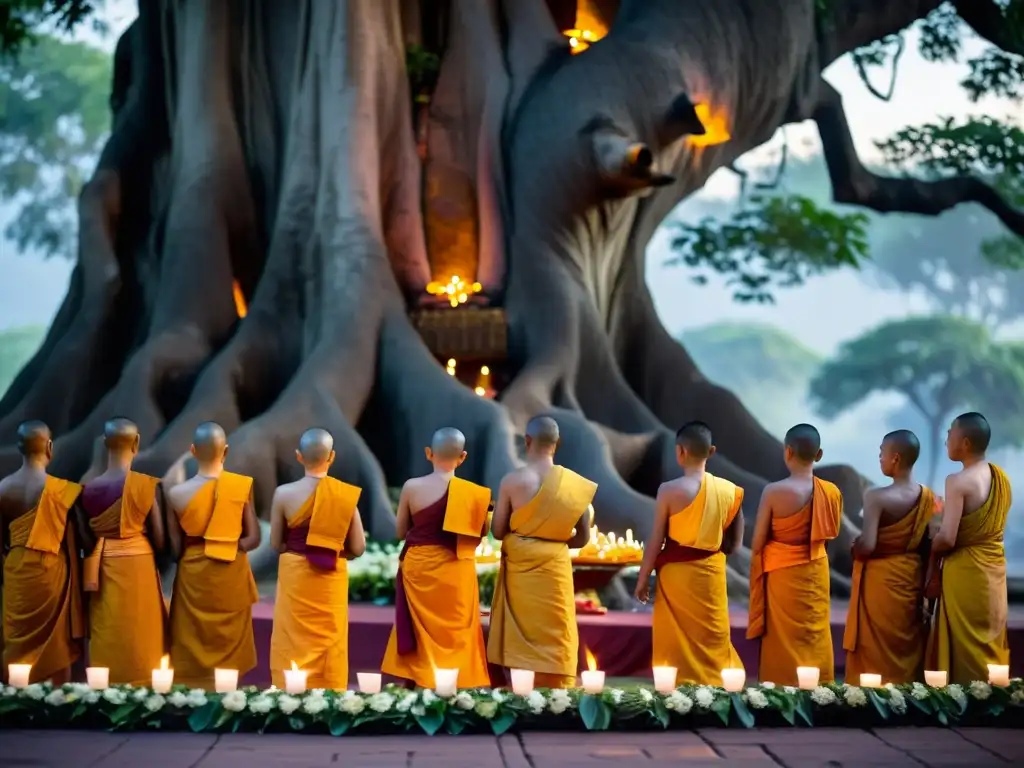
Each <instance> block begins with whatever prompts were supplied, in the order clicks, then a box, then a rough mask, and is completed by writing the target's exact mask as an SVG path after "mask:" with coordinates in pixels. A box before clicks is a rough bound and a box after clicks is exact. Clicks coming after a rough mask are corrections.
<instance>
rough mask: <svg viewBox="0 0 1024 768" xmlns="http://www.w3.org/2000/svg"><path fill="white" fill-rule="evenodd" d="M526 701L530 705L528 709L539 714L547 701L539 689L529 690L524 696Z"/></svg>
mask: <svg viewBox="0 0 1024 768" xmlns="http://www.w3.org/2000/svg"><path fill="white" fill-rule="evenodd" d="M526 703H527V704H528V705H529V706H530V711H531V712H533V714H535V715H539V714H540V713H541V712H543V711H544V707H546V706H547V703H548V702H547V700H546V699H545V698H544V694H543V693H541V692H540V691H530V693H529V694H527V696H526Z"/></svg>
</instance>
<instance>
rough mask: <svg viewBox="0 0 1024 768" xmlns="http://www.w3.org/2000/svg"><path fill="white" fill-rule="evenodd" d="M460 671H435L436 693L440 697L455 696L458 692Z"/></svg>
mask: <svg viewBox="0 0 1024 768" xmlns="http://www.w3.org/2000/svg"><path fill="white" fill-rule="evenodd" d="M458 684H459V670H457V669H437V668H435V669H434V692H435V693H436V694H437V695H438V696H444V697H449V696H454V695H455V692H456V691H457V690H458Z"/></svg>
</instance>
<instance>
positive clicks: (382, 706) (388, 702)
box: [368, 693, 395, 713]
mask: <svg viewBox="0 0 1024 768" xmlns="http://www.w3.org/2000/svg"><path fill="white" fill-rule="evenodd" d="M368 703H369V705H370V709H372V710H373V711H374V712H381V713H384V712H387V711H388V710H389V709H391V707H392V706H393V705H394V703H395V697H394V696H392V695H391V694H390V693H375V694H373V696H371V697H370V701H369V702H368Z"/></svg>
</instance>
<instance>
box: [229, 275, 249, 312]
mask: <svg viewBox="0 0 1024 768" xmlns="http://www.w3.org/2000/svg"><path fill="white" fill-rule="evenodd" d="M231 292H232V293H233V294H234V295H235V312H237V313H238V316H239V317H240V318H241V317H245V316H246V315H247V314H249V307H248V305H247V304H246V303H245V294H244V293H242V286H240V285H239V284H238V281H237V280H235V281H234V282H233V283H232V284H231Z"/></svg>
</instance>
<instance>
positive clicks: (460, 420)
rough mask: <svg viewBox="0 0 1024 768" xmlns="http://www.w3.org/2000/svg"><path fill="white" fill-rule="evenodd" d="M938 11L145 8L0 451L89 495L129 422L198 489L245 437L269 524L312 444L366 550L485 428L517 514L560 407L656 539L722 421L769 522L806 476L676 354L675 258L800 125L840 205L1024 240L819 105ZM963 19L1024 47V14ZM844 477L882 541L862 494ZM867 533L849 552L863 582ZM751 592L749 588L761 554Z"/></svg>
mask: <svg viewBox="0 0 1024 768" xmlns="http://www.w3.org/2000/svg"><path fill="white" fill-rule="evenodd" d="M65 4H66V3H65ZM58 5H60V4H58ZM940 5H942V4H941V3H940V1H939V0H715V2H704V1H702V0H600V1H594V2H588V3H582V4H580V7H577V3H576V2H562V1H561V0H548V1H547V2H545V0H140V3H139V15H138V18H137V20H136V21H135V22H134V23H133V24H132V26H131V27H130V28H129V29H128V31H127V32H126V33H125V34H124V36H123V37H122V38H121V40H120V41H119V43H118V46H117V50H116V56H115V74H114V81H113V90H112V94H111V106H112V109H113V112H114V121H113V131H112V135H111V137H110V140H109V142H108V143H107V145H106V148H105V150H104V151H103V153H102V156H101V158H100V160H99V163H98V167H97V169H96V172H95V174H94V176H93V177H92V179H91V181H89V182H88V184H87V185H86V187H85V189H84V190H83V193H82V195H81V199H80V204H79V211H80V233H79V249H78V262H77V266H76V267H75V269H74V273H73V277H72V280H71V283H70V287H69V290H68V293H67V296H66V298H65V300H64V302H63V305H62V306H61V308H60V310H59V313H58V314H57V316H56V318H55V319H54V321H53V324H52V327H51V328H50V330H49V333H48V335H47V337H46V339H45V342H44V343H43V345H42V347H41V349H40V350H39V351H38V353H37V354H36V355H35V357H34V358H33V359H32V360H31V362H29V364H28V365H27V366H26V367H25V369H24V370H23V371H22V372H21V374H20V376H19V377H18V378H17V380H16V381H15V382H14V384H13V385H12V387H11V388H10V390H9V391H8V393H7V394H6V396H5V397H4V399H3V401H2V402H0V434H2V435H4V436H5V438H4V440H5V441H9V440H10V437H11V436H13V434H14V429H15V426H16V424H17V423H18V422H20V421H22V420H24V419H28V418H37V419H43V420H45V421H46V422H48V423H49V424H50V425H51V427H52V428H53V429H54V430H55V432H56V433H57V434H58V435H59V439H58V440H57V442H56V447H55V460H54V463H53V471H54V472H56V473H58V474H62V475H65V476H82V475H83V474H84V473H86V472H88V471H90V466H91V464H93V463H94V462H96V461H99V459H98V458H97V457H96V454H95V451H94V447H95V441H96V437H97V435H98V434H99V433H100V431H101V425H102V422H103V421H104V420H105V419H106V418H108V417H110V416H112V415H124V416H128V417H130V418H132V419H134V420H135V421H137V422H138V423H139V425H140V427H141V429H142V434H143V436H144V437H143V440H144V444H143V449H144V450H143V451H142V453H141V454H140V459H139V461H140V467H141V468H142V469H143V470H145V471H150V472H154V473H158V474H165V473H166V476H167V478H168V480H170V481H173V480H174V479H175V478H179V477H181V476H182V475H183V473H184V471H185V456H186V454H187V449H188V446H189V443H190V437H191V434H192V430H193V428H194V427H195V425H196V424H197V423H198V422H201V421H204V420H215V421H217V422H219V423H221V424H222V425H224V426H225V427H226V428H227V429H228V430H229V432H230V434H231V438H230V444H231V451H230V456H229V468H230V469H232V470H234V471H238V472H243V473H246V474H250V475H252V476H254V477H255V478H256V486H255V494H256V500H257V504H258V506H259V507H260V508H261V509H262V510H266V509H267V506H268V502H269V499H270V497H271V493H272V490H273V487H274V486H275V484H276V483H279V482H283V481H287V480H290V479H294V478H295V476H296V475H297V474H298V472H299V467H298V465H297V464H295V462H294V460H293V450H294V448H295V445H296V441H297V438H298V436H299V434H300V432H301V431H302V430H304V429H305V428H307V427H309V426H311V425H318V426H322V427H325V428H327V429H329V430H330V431H331V432H333V434H334V435H335V438H336V441H337V450H338V459H337V462H336V464H335V467H334V470H333V472H334V473H336V474H337V476H338V477H341V478H343V479H345V480H347V481H350V482H354V483H357V484H359V485H360V486H362V487H363V488H364V489H365V490H364V495H363V497H362V502H361V505H360V507H361V512H362V514H363V516H364V520H365V522H366V524H367V526H368V530H369V531H370V532H371V533H372V535H374V536H376V537H389V536H390V535H393V532H394V523H393V515H392V512H391V506H390V500H389V492H388V488H389V487H390V486H394V485H398V484H400V483H401V482H402V481H403V480H404V479H405V478H406V477H408V476H409V475H411V474H413V473H417V472H421V471H423V470H424V469H425V464H424V459H423V451H422V447H423V446H424V445H425V444H426V442H427V441H428V439H429V436H430V434H431V432H432V431H433V430H434V429H435V428H437V427H439V426H444V425H452V426H456V427H458V428H460V429H462V430H463V431H464V432H465V433H466V435H467V436H468V440H469V445H468V449H469V459H468V461H467V463H466V465H465V474H466V476H467V477H469V478H471V479H474V480H477V481H480V482H484V483H487V484H489V485H491V486H492V487H496V486H497V483H498V481H499V479H500V477H501V476H502V474H503V473H505V472H506V471H508V470H509V469H511V468H512V467H513V466H515V464H516V462H517V461H518V456H517V454H518V443H517V437H516V436H517V434H518V433H520V432H521V430H522V428H523V426H524V424H525V421H526V420H527V419H528V418H529V417H531V416H533V415H535V414H537V413H540V412H548V413H551V414H553V415H555V416H556V418H557V420H558V422H559V424H560V426H561V428H562V434H563V445H562V447H561V449H560V451H559V459H560V461H561V462H562V463H564V464H565V465H567V466H568V467H570V468H572V469H575V470H576V471H579V472H581V473H583V474H585V475H587V476H588V477H590V478H592V479H594V480H595V481H597V482H598V483H599V484H600V489H599V491H598V495H597V498H596V507H597V512H598V521H599V523H600V524H601V526H602V527H603V528H610V529H612V530H615V531H620V532H621V531H624V530H625V529H626V528H627V527H631V528H632V529H633V530H634V531H635V532H636V533H637V534H638V535H639V536H644V535H646V533H647V532H648V530H649V526H650V520H651V517H652V496H653V494H654V493H655V491H656V489H657V486H658V484H659V483H660V482H661V481H663V480H665V479H666V478H669V477H671V476H674V475H675V474H676V473H677V472H678V470H677V468H676V466H675V459H674V450H673V448H674V440H673V430H674V428H675V427H676V426H678V425H679V424H680V423H682V422H684V421H687V420H689V419H703V420H705V421H707V422H708V423H709V424H710V425H711V426H712V428H713V430H714V433H715V437H716V442H717V445H718V447H719V453H718V454H716V456H715V457H714V458H713V460H712V462H711V463H710V467H709V468H710V469H711V470H712V471H713V472H715V473H716V474H719V475H721V476H723V477H726V478H728V479H730V480H733V481H735V482H737V483H739V484H740V485H741V486H743V487H744V488H745V490H746V501H745V502H744V513H745V514H746V515H748V517H749V516H752V515H753V514H754V511H755V509H756V504H757V499H758V496H759V493H760V489H761V488H762V486H763V485H764V483H765V482H766V481H768V480H771V479H776V478H778V477H780V476H781V475H782V474H783V472H784V466H783V462H782V450H781V447H780V444H779V442H778V441H777V440H776V439H775V438H774V437H773V436H772V435H770V434H769V433H768V432H766V431H765V429H764V428H762V427H761V425H760V424H758V422H757V420H756V419H755V418H753V417H752V416H751V414H750V413H748V412H747V410H746V409H745V408H744V407H743V406H742V404H741V403H740V402H739V400H738V399H737V398H736V397H735V396H734V395H733V394H731V393H730V392H729V391H728V390H727V389H724V388H722V387H721V386H718V385H716V384H713V383H711V382H710V381H708V380H707V379H705V378H704V377H703V376H702V375H701V373H700V371H699V370H697V368H696V366H695V365H694V362H693V360H691V358H690V357H689V356H688V355H687V353H686V351H685V350H684V349H683V348H682V347H681V346H680V345H679V344H678V343H677V342H676V341H675V340H674V339H673V338H672V336H670V335H669V333H667V332H666V330H665V328H664V327H663V326H662V324H661V323H660V321H659V319H658V317H657V315H656V313H655V309H654V306H653V304H652V300H651V296H650V294H649V292H648V289H647V287H646V285H645V279H644V263H645V249H646V246H647V244H648V241H649V240H650V238H651V236H652V234H653V233H654V231H655V229H656V228H657V227H658V226H659V224H661V222H662V221H663V220H664V219H665V218H666V216H667V215H668V214H669V212H670V211H671V210H672V209H673V208H674V207H675V206H676V205H677V204H678V203H679V202H680V201H681V200H683V199H684V198H686V197H687V196H688V195H691V194H692V193H694V192H696V191H697V190H699V189H700V188H701V187H702V186H703V185H704V183H705V182H706V180H707V179H708V177H709V176H710V175H711V174H712V173H714V172H715V171H716V170H717V169H719V168H722V167H727V166H731V165H732V163H733V162H734V161H735V160H736V159H737V158H739V157H740V156H741V155H743V154H744V153H746V152H747V151H749V150H751V149H753V148H755V147H757V146H759V145H761V144H762V143H764V142H765V141H767V140H768V139H769V138H771V137H772V136H773V134H774V133H775V132H776V130H777V129H778V128H779V127H780V126H784V125H786V124H788V123H795V122H798V121H804V120H813V121H814V122H815V123H816V124H817V126H818V129H819V131H820V134H821V141H822V146H823V151H824V156H825V160H826V161H827V165H828V169H829V173H830V177H831V182H832V186H833V191H834V197H835V199H836V200H837V201H840V202H843V203H851V204H859V205H862V206H865V207H867V208H871V209H874V210H877V211H905V212H914V213H922V214H938V213H940V212H942V211H944V210H947V209H949V208H951V207H953V206H955V205H958V204H960V203H963V202H977V203H980V204H982V205H984V206H986V207H988V208H989V209H990V210H991V211H992V212H994V213H995V214H996V215H998V216H999V217H1000V218H1001V219H1002V220H1003V221H1004V222H1005V223H1006V224H1007V226H1008V227H1009V228H1010V229H1011V230H1012V231H1014V232H1016V233H1017V234H1020V235H1024V216H1022V215H1021V214H1020V213H1019V212H1018V211H1016V210H1015V209H1014V208H1013V207H1012V206H1011V203H1010V202H1008V200H1007V198H1006V197H1005V196H1004V195H1001V194H1000V193H999V192H998V191H997V187H996V186H993V185H990V184H988V183H986V181H985V180H984V179H981V178H976V177H971V176H967V175H957V176H952V175H947V176H944V177H942V178H938V179H933V180H931V181H926V182H925V181H916V180H911V179H909V178H898V179H897V178H885V177H882V176H879V175H877V174H875V173H874V172H872V171H870V170H869V169H867V168H866V167H865V166H864V165H863V164H862V162H861V161H860V160H859V159H858V157H857V154H856V152H855V150H854V145H853V142H852V140H851V136H850V130H849V127H848V125H847V119H846V115H845V114H844V110H843V103H842V99H841V97H840V95H839V93H838V92H837V91H836V90H835V89H834V88H833V87H832V86H830V85H829V84H828V83H827V82H826V81H825V79H823V77H822V70H823V69H824V68H825V67H827V66H828V65H829V64H830V63H831V62H833V61H835V60H836V59H837V58H838V57H841V56H843V55H844V54H847V53H849V52H852V51H855V50H858V49H860V50H863V49H864V47H865V46H870V45H872V44H873V43H877V42H878V41H883V40H887V39H890V38H891V36H893V35H896V34H898V33H900V32H901V31H902V30H904V29H905V28H907V27H908V25H910V24H912V23H914V22H915V21H917V20H920V19H922V18H924V17H926V16H928V15H929V14H931V13H932V12H935V11H936V9H939V6H940ZM952 6H955V12H959V14H960V16H961V17H962V19H963V21H965V22H966V23H967V24H968V25H970V26H971V27H972V28H973V29H974V31H975V32H977V34H978V35H980V36H981V37H983V38H986V39H987V40H989V41H990V42H991V43H992V44H993V45H994V46H997V47H998V48H1000V49H1004V50H1009V51H1014V52H1018V53H1019V52H1020V51H1021V49H1022V40H1021V36H1020V35H1019V34H1018V33H1017V32H1014V31H1013V30H1014V29H1016V30H1020V29H1022V28H1024V25H1020V24H1017V23H1015V24H1009V23H1008V21H1007V19H1008V14H1011V13H1018V12H1019V6H1018V4H1016V3H1011V4H1010V5H1009V7H1007V4H1006V3H999V2H996V1H994V0H960V1H959V2H955V3H952ZM938 12H944V13H946V14H947V15H948V14H950V13H955V12H954V11H953V10H952V9H951V7H950V6H948V5H947V6H946V7H945V9H944V10H943V9H939V11H938ZM584 17H585V18H584ZM570 28H576V29H577V31H578V34H577V35H576V36H575V37H574V39H572V40H570V39H569V38H568V37H567V35H566V34H565V30H566V29H570ZM584 49H585V50H584ZM575 54H578V55H575ZM435 60H436V62H437V67H436V71H435V67H434V66H433V65H434V63H435ZM908 258H913V255H912V254H908ZM452 278H454V283H453V282H452ZM448 285H451V286H453V287H452V288H450V289H449V288H447V287H446V286H448ZM433 294H440V296H441V299H440V302H438V303H435V299H434V298H433ZM680 298H681V300H683V301H685V297H680ZM449 300H450V302H449ZM449 303H450V304H454V305H458V306H457V307H454V308H453V307H452V306H449ZM481 304H486V305H487V306H488V307H489V308H488V309H481V308H480V305H481ZM430 328H434V329H435V331H437V329H438V328H441V330H444V328H448V330H449V331H452V332H458V331H459V329H460V328H461V329H462V330H463V331H464V332H465V333H466V334H469V335H472V334H473V333H476V334H477V335H483V336H487V334H488V333H492V332H494V333H496V334H497V335H498V336H499V337H501V338H504V339H506V343H505V344H504V347H503V348H504V349H505V350H507V353H505V354H503V355H501V356H498V357H497V358H495V359H493V360H491V363H492V364H491V365H489V366H488V369H489V371H488V373H489V376H490V377H491V378H490V380H489V381H488V380H485V381H483V383H482V389H481V391H484V390H487V389H494V390H497V395H498V396H497V398H491V397H488V396H480V395H479V394H478V393H477V391H475V390H474V383H475V382H474V381H472V380H469V379H467V378H466V377H465V376H460V375H452V374H456V373H457V372H456V371H455V370H454V368H453V367H449V369H448V370H446V366H445V360H446V359H447V358H448V356H449V355H448V354H447V353H446V352H444V351H443V350H442V349H441V347H440V346H438V344H439V342H438V343H428V341H425V339H427V338H428V337H429V338H433V339H434V341H435V342H436V341H437V339H438V338H440V336H443V335H444V334H443V333H441V332H440V331H437V333H434V335H433V336H431V335H430V334H431V333H433V332H431V331H430ZM452 329H454V331H453V330H452ZM506 331H507V336H506ZM431 344H433V346H432V345H431ZM458 362H460V361H458V360H456V361H455V363H456V364H457V363H458ZM478 362H479V361H478ZM485 370H486V369H485ZM489 382H493V384H492V383H489ZM485 394H487V393H485ZM9 446H10V444H9V443H8V447H6V448H4V449H3V451H2V453H0V469H2V470H3V471H7V470H10V469H11V468H12V467H13V466H14V465H15V464H16V461H17V457H16V455H15V452H14V450H13V448H12V447H9ZM91 471H95V467H93V468H92V470H91ZM820 474H821V476H822V477H825V478H828V479H830V480H833V481H835V482H836V483H838V484H839V486H840V487H841V488H842V490H843V492H844V496H845V499H846V509H847V516H848V517H853V518H854V519H855V516H856V513H857V512H858V511H859V509H860V496H861V490H862V482H863V481H862V479H861V478H860V477H859V476H858V475H857V474H856V473H855V472H854V471H852V470H851V469H849V468H847V467H839V466H831V467H829V466H825V467H822V468H821V470H820ZM749 529H750V528H749V527H748V530H749ZM855 532H856V529H855V526H854V524H853V523H848V525H847V526H846V529H845V531H844V534H843V537H841V539H840V541H839V542H838V544H837V546H836V547H835V548H834V549H835V551H834V557H833V567H834V568H835V569H836V570H837V571H838V572H844V571H845V572H848V570H849V562H848V561H847V560H846V558H847V556H848V555H847V553H848V550H849V542H850V539H851V536H852V535H854V534H855ZM731 565H732V567H733V569H734V571H735V572H736V573H738V574H740V573H745V572H746V570H747V566H746V563H745V560H744V555H743V554H742V553H740V554H738V555H736V556H734V557H733V558H732V561H731Z"/></svg>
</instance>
